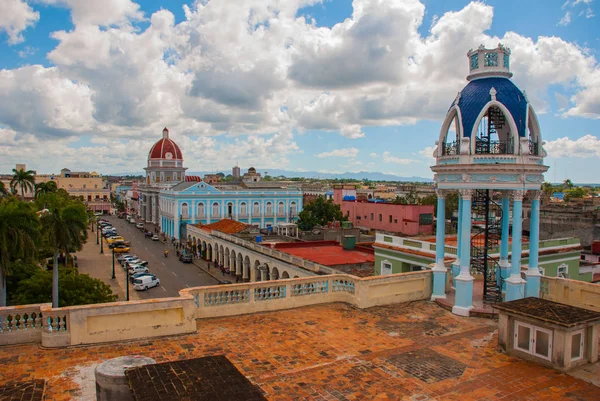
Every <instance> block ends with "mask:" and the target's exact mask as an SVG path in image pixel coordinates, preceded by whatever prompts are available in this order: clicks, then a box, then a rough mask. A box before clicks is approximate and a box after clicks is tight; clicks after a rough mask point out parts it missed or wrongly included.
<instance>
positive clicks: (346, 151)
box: [316, 148, 358, 159]
mask: <svg viewBox="0 0 600 401" xmlns="http://www.w3.org/2000/svg"><path fill="white" fill-rule="evenodd" d="M357 155H358V149H356V148H343V149H336V150H332V151H331V152H323V153H319V154H318V155H316V156H317V157H318V158H320V159H322V158H325V157H349V158H354V157H356V156H357Z"/></svg>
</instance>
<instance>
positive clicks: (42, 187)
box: [35, 181, 58, 199]
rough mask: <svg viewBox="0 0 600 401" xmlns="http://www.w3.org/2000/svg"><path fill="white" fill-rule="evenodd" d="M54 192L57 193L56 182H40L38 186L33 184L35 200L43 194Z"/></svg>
mask: <svg viewBox="0 0 600 401" xmlns="http://www.w3.org/2000/svg"><path fill="white" fill-rule="evenodd" d="M56 191H58V187H57V186H56V182H54V181H47V182H40V183H39V184H35V197H36V199H37V198H39V197H40V196H42V195H43V194H49V193H51V192H56Z"/></svg>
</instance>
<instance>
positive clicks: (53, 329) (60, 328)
mask: <svg viewBox="0 0 600 401" xmlns="http://www.w3.org/2000/svg"><path fill="white" fill-rule="evenodd" d="M67 316H68V314H67V313H65V312H63V311H62V310H61V311H59V312H53V313H46V315H45V316H44V319H43V324H44V332H46V333H59V332H65V331H68V330H69V326H68V324H67Z"/></svg>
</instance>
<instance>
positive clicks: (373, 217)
mask: <svg viewBox="0 0 600 401" xmlns="http://www.w3.org/2000/svg"><path fill="white" fill-rule="evenodd" d="M373 219H375V214H374V213H371V221H373Z"/></svg>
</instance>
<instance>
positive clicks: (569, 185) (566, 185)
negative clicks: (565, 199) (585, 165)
mask: <svg viewBox="0 0 600 401" xmlns="http://www.w3.org/2000/svg"><path fill="white" fill-rule="evenodd" d="M563 188H564V189H571V188H573V181H571V179H570V178H567V179H566V180H564V181H563Z"/></svg>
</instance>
